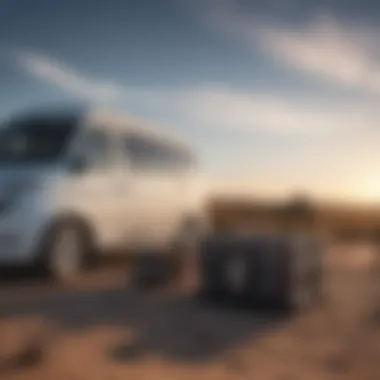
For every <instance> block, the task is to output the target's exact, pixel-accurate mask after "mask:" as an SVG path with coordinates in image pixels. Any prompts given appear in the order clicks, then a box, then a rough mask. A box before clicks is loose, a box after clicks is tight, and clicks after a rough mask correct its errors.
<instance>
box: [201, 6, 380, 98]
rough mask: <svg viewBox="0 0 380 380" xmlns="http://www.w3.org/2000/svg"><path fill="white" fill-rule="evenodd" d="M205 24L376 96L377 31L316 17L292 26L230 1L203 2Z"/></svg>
mask: <svg viewBox="0 0 380 380" xmlns="http://www.w3.org/2000/svg"><path fill="white" fill-rule="evenodd" d="M202 13H203V17H204V20H205V22H207V23H208V24H209V25H210V26H212V27H213V28H217V29H218V30H219V32H223V33H225V34H227V35H229V36H232V37H233V38H236V39H237V40H238V41H240V42H241V43H243V44H244V46H245V47H246V48H247V49H251V50H252V51H253V52H254V53H255V54H256V53H257V52H261V53H262V54H265V55H267V56H268V57H269V58H271V59H273V60H274V61H276V62H277V63H280V64H283V65H285V66H286V67H288V68H291V69H294V70H298V71H301V72H304V73H307V74H311V75H313V76H315V77H317V78H319V79H323V80H326V81H330V82H333V83H335V84H338V85H341V86H351V87H356V88H361V89H363V90H365V91H369V92H371V93H375V94H380V59H379V53H380V49H379V45H378V40H379V38H380V30H377V29H374V28H369V27H368V26H365V25H359V24H354V23H352V22H351V23H345V24H343V23H340V22H338V21H337V20H336V19H334V18H333V17H332V16H331V15H329V14H327V13H325V14H317V15H316V16H315V18H314V20H313V21H312V22H310V23H309V24H303V25H298V26H295V25H290V24H289V23H288V24H287V23H284V22H275V21H274V20H273V18H272V19H271V18H268V17H266V18H263V17H258V16H257V15H252V14H250V15H249V14H247V13H244V12H241V11H239V10H238V9H237V8H236V7H235V6H234V3H233V2H232V1H231V0H220V1H215V0H205V3H204V4H202Z"/></svg>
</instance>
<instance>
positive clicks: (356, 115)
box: [0, 0, 380, 202]
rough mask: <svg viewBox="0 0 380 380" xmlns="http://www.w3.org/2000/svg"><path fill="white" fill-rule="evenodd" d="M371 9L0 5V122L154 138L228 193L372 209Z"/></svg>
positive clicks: (202, 2)
mask: <svg viewBox="0 0 380 380" xmlns="http://www.w3.org/2000/svg"><path fill="white" fill-rule="evenodd" d="M379 17H380V4H378V3H377V1H376V0H364V1H356V0H355V1H354V0H330V1H327V0H251V1H248V0H160V1H158V0H129V1H125V0H107V1H105V0H104V1H99V0H87V1H86V0H75V1H74V0H64V1H63V0H62V1H60V0H47V1H46V0H33V1H30V0H0V117H6V116H8V115H10V114H12V113H17V112H18V111H19V110H23V109H25V108H26V107H34V106H41V105H50V104H53V103H54V104H61V103H69V104H71V103H76V102H83V103H90V104H94V105H107V106H111V107H115V108H117V109H121V110H123V112H125V113H127V114H132V115H135V116H139V117H141V118H144V119H147V120H150V121H152V122H157V123H159V124H165V125H167V126H168V128H169V129H170V128H172V129H174V130H175V131H176V132H177V133H180V134H182V135H183V136H184V137H185V138H186V139H188V140H189V141H190V142H191V143H192V144H193V145H194V146H195V148H196V149H197V151H198V152H199V154H200V157H201V160H202V163H203V168H204V169H205V171H206V172H207V173H208V175H209V176H210V177H211V178H213V181H214V183H217V184H218V186H221V187H223V188H224V189H229V191H240V190H241V191H245V192H248V193H250V194H253V195H256V194H257V195H259V196H261V195H268V194H269V195H281V194H284V193H289V192H292V191H302V192H304V191H305V192H308V193H309V194H310V195H311V196H315V197H325V198H326V197H330V198H345V199H354V200H360V201H363V200H364V201H371V202H373V201H374V202H376V201H379V199H380V175H379V169H378V168H379V167H380V165H379V164H380V151H379V149H378V146H379V144H378V142H379V141H380V129H379V128H380V127H379V126H380V109H379V105H378V100H379V97H380V43H379V42H378V41H379V40H380V39H379V37H380V25H379V23H378V20H379Z"/></svg>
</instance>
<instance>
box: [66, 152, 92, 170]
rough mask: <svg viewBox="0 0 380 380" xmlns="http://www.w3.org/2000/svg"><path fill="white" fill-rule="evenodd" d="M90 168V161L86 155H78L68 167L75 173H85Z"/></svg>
mask: <svg viewBox="0 0 380 380" xmlns="http://www.w3.org/2000/svg"><path fill="white" fill-rule="evenodd" d="M87 168H88V163H87V160H86V159H85V157H83V156H76V157H73V158H72V159H71V160H70V161H69V165H68V169H69V171H70V173H73V174H83V173H84V172H86V170H87Z"/></svg>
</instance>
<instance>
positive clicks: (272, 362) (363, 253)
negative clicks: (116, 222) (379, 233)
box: [0, 244, 380, 380]
mask: <svg viewBox="0 0 380 380" xmlns="http://www.w3.org/2000/svg"><path fill="white" fill-rule="evenodd" d="M374 252H376V250H375V249H374V247H373V246H371V245H367V244H366V245H355V246H352V245H351V246H348V245H346V246H343V245H339V246H338V245H335V246H331V247H329V248H328V250H327V252H326V257H325V292H326V299H325V302H324V303H323V304H321V305H320V306H318V307H316V308H315V309H313V310H310V311H308V312H307V313H304V314H299V315H293V316H288V317H279V316H276V315H275V314H273V313H270V312H267V311H265V310H259V309H257V308H255V307H253V308H252V307H250V308H238V309H237V308H234V307H232V306H229V307H227V306H225V305H219V306H217V305H214V306H212V305H210V306H208V305H202V304H201V303H200V302H199V300H198V299H197V298H196V297H195V296H194V290H195V288H196V278H193V277H192V276H191V274H190V273H189V276H188V278H187V279H185V280H184V283H183V284H182V286H176V287H171V288H167V289H164V290H160V291H155V292H144V293H142V292H137V291H136V290H134V289H133V288H132V287H131V286H130V285H129V270H128V268H127V265H124V264H123V263H112V264H108V265H104V266H102V267H101V268H99V269H96V270H94V271H93V272H91V273H88V274H86V275H84V276H83V278H82V279H81V280H80V281H78V283H77V284H75V285H73V286H72V287H71V288H70V289H67V288H66V289H63V288H59V287H57V286H53V285H51V284H50V285H49V284H48V283H46V282H45V281H43V280H42V279H40V278H33V277H31V276H30V275H29V274H28V273H12V274H10V273H9V271H4V270H3V271H2V274H1V275H2V280H1V281H0V286H1V288H0V379H1V380H21V379H28V380H30V379H32V380H34V379H36V380H44V379H46V380H55V379H57V380H59V379H62V380H82V379H83V380H84V379H91V380H113V379H115V380H117V379H123V380H124V379H131V380H139V379H141V380H145V379H146V380H150V379H162V380H182V379H188V380H193V379H197V380H201V379H208V380H212V379H218V380H222V379H259V380H297V379H300V380H314V379H321V380H328V379H357V380H367V379H368V380H375V379H379V378H380V291H377V288H379V290H380V279H379V280H378V281H377V280H376V273H375V271H374V270H373V267H374V265H373V260H374Z"/></svg>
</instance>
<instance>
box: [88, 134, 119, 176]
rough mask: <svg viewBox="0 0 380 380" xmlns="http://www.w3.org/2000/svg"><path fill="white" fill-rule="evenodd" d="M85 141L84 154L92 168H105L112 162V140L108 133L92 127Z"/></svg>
mask: <svg viewBox="0 0 380 380" xmlns="http://www.w3.org/2000/svg"><path fill="white" fill-rule="evenodd" d="M84 141H85V142H84V155H85V158H86V161H87V163H88V165H89V167H90V168H94V169H96V168H103V167H108V166H109V165H110V164H111V160H112V145H111V143H112V141H111V139H110V137H109V136H108V135H107V134H106V133H104V132H102V131H101V130H98V129H91V130H89V132H88V133H86V135H85V140H84Z"/></svg>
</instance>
